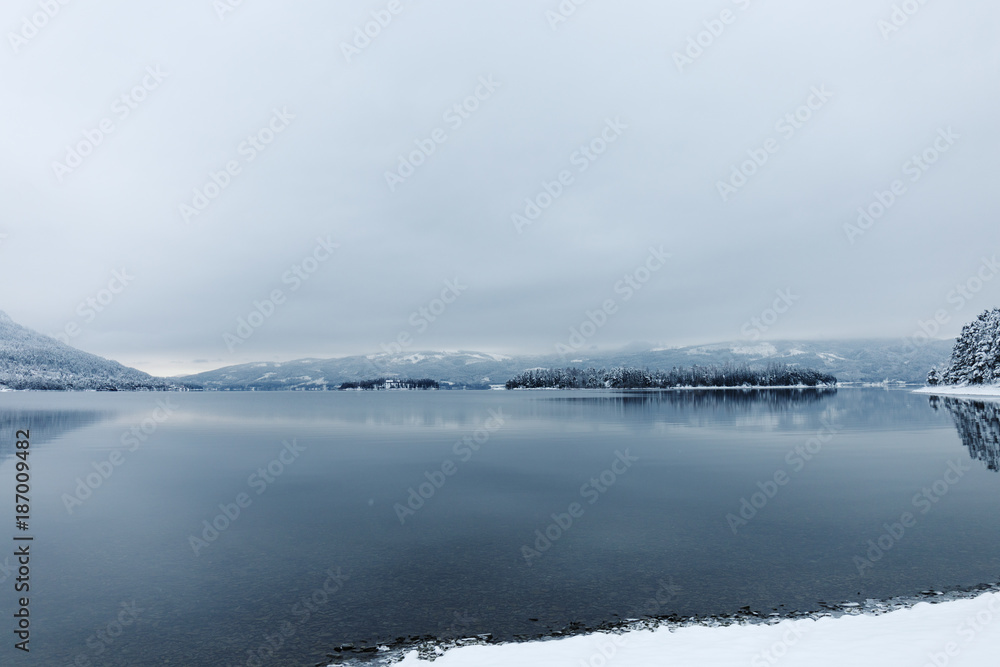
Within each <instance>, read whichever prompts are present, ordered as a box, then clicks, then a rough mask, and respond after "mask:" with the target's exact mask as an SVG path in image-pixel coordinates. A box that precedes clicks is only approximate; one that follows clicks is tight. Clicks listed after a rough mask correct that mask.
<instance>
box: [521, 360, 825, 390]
mask: <svg viewBox="0 0 1000 667" xmlns="http://www.w3.org/2000/svg"><path fill="white" fill-rule="evenodd" d="M836 382H837V378H835V377H834V376H832V375H830V374H829V373H821V372H819V371H816V370H812V369H809V368H798V367H793V366H789V365H787V364H779V363H771V364H768V365H767V366H765V367H763V368H754V367H752V366H749V365H747V364H740V365H731V364H726V365H724V366H697V365H695V366H692V367H691V368H683V369H682V368H677V367H674V368H673V369H671V370H670V371H650V370H648V369H639V368H622V367H618V368H612V369H610V370H605V369H603V368H602V369H600V370H598V369H594V368H588V369H586V370H583V369H580V368H543V369H533V370H530V371H525V372H523V373H521V374H519V375H516V376H515V377H513V378H511V379H510V380H508V381H507V389H542V388H546V389H671V388H674V387H794V386H799V385H805V386H807V387H815V386H817V385H832V384H836Z"/></svg>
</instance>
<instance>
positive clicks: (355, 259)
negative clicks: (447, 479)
mask: <svg viewBox="0 0 1000 667" xmlns="http://www.w3.org/2000/svg"><path fill="white" fill-rule="evenodd" d="M579 1H580V0H577V2H579ZM230 3H232V4H230ZM233 5H235V6H233ZM903 5H905V7H903ZM46 7H47V8H48V9H47V11H48V14H51V16H49V15H47V14H46V9H45V8H46ZM894 7H895V8H894ZM905 10H908V11H909V13H907V12H906V11H905ZM998 23H1000V6H998V5H997V4H996V3H994V2H988V1H987V0H951V1H950V2H931V3H926V4H923V5H921V4H920V3H918V2H916V0H910V1H909V2H903V3H901V4H899V3H897V0H838V1H836V2H833V1H832V0H818V1H814V2H801V1H793V0H736V1H733V0H716V1H714V2H705V1H697V2H695V1H693V0H690V1H672V2H661V1H656V0H628V1H626V2H611V1H609V0H589V1H587V2H583V3H582V4H580V5H579V6H577V5H576V4H574V3H573V2H572V1H570V0H567V1H565V2H562V4H560V3H559V2H558V0H504V1H503V2H499V1H495V2H473V1H470V0H395V1H393V2H389V0H384V1H383V0H365V1H360V0H358V1H352V2H321V1H319V0H301V1H299V2H294V3H283V2H275V1H267V0H243V1H242V2H241V3H239V4H236V0H230V2H227V0H218V1H216V2H213V1H212V0H177V1H175V2H170V3H137V2H126V1H125V0H119V1H115V0H107V1H105V2H99V3H93V2H91V3H83V2H67V3H66V4H60V3H59V2H58V1H57V0H46V1H41V2H40V1H39V0H10V1H9V2H5V3H4V4H3V9H2V10H0V27H2V29H3V32H4V35H5V37H4V44H3V45H2V47H0V88H2V90H3V95H2V97H0V128H2V131H0V170H2V174H0V192H2V196H0V235H2V236H0V284H2V285H3V292H2V297H3V298H2V299H0V309H2V310H4V311H6V312H7V313H8V314H9V315H10V316H11V317H13V318H14V319H15V320H16V321H18V322H20V323H22V324H24V325H26V326H30V327H32V328H35V329H37V330H39V331H41V332H43V333H46V334H50V335H61V336H62V337H63V338H64V340H69V342H70V343H71V344H73V345H75V346H77V347H79V348H81V349H84V350H86V351H88V352H93V353H96V354H100V355H103V356H107V357H111V358H114V359H118V360H120V361H122V362H123V363H127V364H130V365H135V366H137V367H139V368H142V369H143V370H147V371H150V372H154V373H158V374H179V373H184V372H196V371H200V370H208V369H210V368H215V367H220V366H224V365H229V364H234V363H242V362H246V361H255V360H288V359H294V358H298V357H304V356H322V357H330V356H339V355H346V354H359V353H369V352H376V351H379V350H380V349H385V348H392V343H393V342H396V344H397V345H398V346H399V349H402V350H409V351H417V350H426V349H478V350H486V351H492V352H501V353H504V352H506V353H519V352H552V351H554V349H555V346H556V345H557V344H559V343H567V342H568V341H569V339H570V336H571V329H572V328H574V327H575V328H576V330H577V331H578V332H579V331H581V327H583V329H582V331H583V334H581V335H582V337H583V345H584V346H586V347H590V346H596V347H598V348H608V347H613V346H615V345H620V344H626V343H629V342H635V341H644V342H648V343H651V344H656V345H662V346H666V345H679V344H692V343H709V342H718V341H730V340H750V339H752V338H755V337H761V338H765V339H766V338H770V339H786V338H797V337H802V338H826V337H860V336H866V337H867V336H880V337H881V336H891V337H899V338H904V337H907V336H912V335H914V334H915V333H916V332H918V331H919V330H920V328H919V327H920V322H924V323H925V324H926V323H928V322H929V321H931V320H933V319H934V318H935V317H937V319H938V320H939V321H940V322H941V324H940V325H939V326H938V325H934V326H932V327H930V328H932V329H933V328H939V329H940V331H939V335H941V336H950V335H954V334H956V333H957V332H958V331H959V330H960V327H961V324H962V323H964V322H966V321H968V320H970V319H973V318H974V317H975V316H976V315H977V314H978V313H979V312H980V311H982V310H983V309H985V308H987V307H992V306H994V305H997V297H998V295H1000V279H997V280H992V279H993V277H994V273H995V272H996V271H1000V267H994V264H993V260H992V258H993V257H994V253H997V252H1000V248H998V244H997V235H998V231H997V205H996V183H995V180H996V175H997V173H998V169H997V161H998V158H1000V129H998V125H997V117H998V113H997V112H998V108H1000V105H998V102H1000V86H998V73H1000V41H998V40H997V39H996V36H997V34H1000V32H998V28H1000V25H998ZM859 209H860V210H861V211H862V212H864V211H868V214H869V215H870V216H871V217H868V218H863V217H861V213H860V212H859ZM859 217H860V218H861V219H860V222H859ZM664 255H669V257H666V258H664ZM984 260H985V264H984ZM998 278H1000V276H998ZM959 288H961V289H959ZM779 294H780V296H779ZM275 296H277V297H278V298H277V299H276V300H273V299H272V297H275ZM442 297H444V299H443V300H442ZM446 301H447V302H448V303H446ZM776 306H777V310H780V311H783V312H780V313H778V312H777V310H776V311H774V312H771V311H769V309H771V308H775V307H776ZM421 309H423V313H422V312H421ZM599 311H605V312H599ZM255 312H256V313H257V314H253V313H255ZM588 313H589V316H588ZM241 318H242V319H243V320H244V321H245V322H246V324H240V319H241ZM753 318H757V320H756V322H755V320H754V319H753ZM588 321H594V322H597V324H599V325H600V326H598V325H596V324H595V325H593V326H590V325H586V326H584V323H585V322H588ZM584 334H585V335H584ZM577 340H578V341H579V340H580V339H579V338H578V339H577ZM400 341H402V342H400Z"/></svg>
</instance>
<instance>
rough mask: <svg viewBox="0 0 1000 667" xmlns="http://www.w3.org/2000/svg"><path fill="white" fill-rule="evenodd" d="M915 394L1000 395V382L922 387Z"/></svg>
mask: <svg viewBox="0 0 1000 667" xmlns="http://www.w3.org/2000/svg"><path fill="white" fill-rule="evenodd" d="M913 393H915V394H937V395H939V396H1000V384H978V385H977V384H966V385H962V384H956V385H937V386H935V387H921V388H920V389H915V390H914V391H913Z"/></svg>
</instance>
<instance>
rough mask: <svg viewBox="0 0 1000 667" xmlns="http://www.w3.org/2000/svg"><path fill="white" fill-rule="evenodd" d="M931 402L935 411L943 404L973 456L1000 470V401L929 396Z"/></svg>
mask: <svg viewBox="0 0 1000 667" xmlns="http://www.w3.org/2000/svg"><path fill="white" fill-rule="evenodd" d="M930 404H931V407H932V408H934V409H935V410H940V409H941V406H942V405H943V406H944V407H945V409H947V410H948V412H950V413H951V417H952V419H954V420H955V427H956V428H957V429H958V435H959V437H960V438H962V444H964V445H965V446H966V447H968V449H969V455H970V456H972V458H973V459H975V460H977V461H982V462H983V463H985V464H986V467H987V468H989V469H990V470H992V471H993V472H1000V403H992V402H988V401H971V400H968V399H961V398H952V397H950V396H948V397H944V398H941V397H939V396H931V397H930Z"/></svg>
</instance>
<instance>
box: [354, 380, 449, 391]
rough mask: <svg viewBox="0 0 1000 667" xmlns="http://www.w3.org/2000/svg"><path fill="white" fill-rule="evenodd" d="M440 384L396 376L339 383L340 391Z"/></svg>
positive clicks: (434, 386) (408, 387) (419, 387)
mask: <svg viewBox="0 0 1000 667" xmlns="http://www.w3.org/2000/svg"><path fill="white" fill-rule="evenodd" d="M439 388H440V385H439V384H438V383H437V381H435V380H428V379H422V380H412V379H406V380H398V379H396V378H376V379H374V380H358V381H357V382H344V383H343V384H341V385H340V389H341V391H347V390H352V389H353V390H355V391H382V390H386V389H439Z"/></svg>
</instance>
